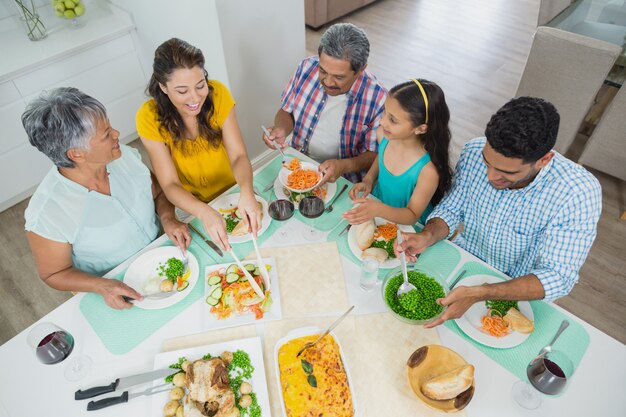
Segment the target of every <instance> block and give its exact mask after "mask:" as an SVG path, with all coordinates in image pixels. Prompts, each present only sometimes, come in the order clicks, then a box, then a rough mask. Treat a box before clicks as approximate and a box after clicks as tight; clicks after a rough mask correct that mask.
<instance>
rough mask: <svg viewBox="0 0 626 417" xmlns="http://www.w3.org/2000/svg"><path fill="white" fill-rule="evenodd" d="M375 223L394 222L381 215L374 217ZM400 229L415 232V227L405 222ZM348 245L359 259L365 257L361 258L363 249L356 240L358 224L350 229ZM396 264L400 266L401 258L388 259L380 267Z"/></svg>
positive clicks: (386, 267) (389, 266) (390, 266)
mask: <svg viewBox="0 0 626 417" xmlns="http://www.w3.org/2000/svg"><path fill="white" fill-rule="evenodd" d="M374 223H376V226H379V225H381V224H385V223H392V222H389V221H387V220H385V219H382V218H380V217H376V218H375V219H374ZM398 229H400V230H401V231H403V232H407V233H415V229H413V227H412V226H408V225H405V224H399V225H398ZM348 246H349V247H350V250H351V251H352V253H353V254H354V256H356V257H357V258H359V259H363V258H361V253H362V252H363V251H362V250H361V249H360V248H359V245H358V244H357V242H356V225H355V226H352V227H351V228H350V230H349V231H348ZM396 266H400V260H399V259H398V258H393V259H387V260H386V261H385V262H383V263H382V264H380V267H381V268H385V269H389V268H395V267H396Z"/></svg>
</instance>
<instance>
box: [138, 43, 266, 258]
mask: <svg viewBox="0 0 626 417" xmlns="http://www.w3.org/2000/svg"><path fill="white" fill-rule="evenodd" d="M152 68H153V74H152V77H151V78H150V83H149V85H148V92H149V94H150V96H151V97H152V99H150V100H148V101H147V102H145V103H144V104H143V105H142V106H141V107H140V108H139V110H138V111H137V119H136V122H137V133H138V134H139V137H140V138H141V141H142V143H143V144H144V146H145V147H146V149H147V150H148V154H149V155H150V160H151V161H152V165H153V167H154V171H155V174H156V177H157V179H158V180H159V184H160V185H161V187H162V188H163V191H164V192H165V195H166V196H167V198H168V199H169V200H170V201H171V202H172V203H173V204H175V205H176V206H177V207H179V208H181V209H183V210H185V211H187V212H189V213H191V214H192V215H194V216H196V217H198V218H199V219H200V220H201V221H202V225H203V227H204V229H205V230H206V231H207V232H208V233H209V235H210V236H211V239H213V241H215V242H216V243H217V244H218V245H220V246H221V247H222V249H226V250H229V249H230V245H229V244H228V236H227V234H226V222H225V221H224V218H223V217H222V216H221V215H220V213H218V212H217V211H216V210H214V209H212V208H211V207H210V206H208V205H207V204H206V203H208V202H209V201H211V200H212V199H213V198H214V197H215V196H217V195H219V194H221V193H222V192H223V191H225V190H226V189H228V188H229V187H231V186H232V185H233V184H234V183H235V181H236V182H237V183H238V184H239V187H240V188H241V195H240V198H239V211H240V213H241V214H242V218H243V221H244V222H245V223H246V224H247V225H248V226H249V230H251V232H252V233H254V234H255V235H256V233H257V231H258V229H259V227H260V225H261V211H260V209H259V207H258V205H257V202H256V199H255V198H254V193H253V192H252V166H251V165H250V160H249V159H248V152H247V151H246V146H245V144H244V142H243V138H242V137H241V131H240V130H239V125H238V124H237V115H236V113H235V101H234V99H233V97H232V95H231V94H230V92H229V91H228V89H227V88H226V87H225V86H224V85H223V84H222V83H220V82H218V81H215V80H208V78H207V72H206V71H205V69H204V56H203V55H202V51H200V50H199V49H198V48H196V47H194V46H192V45H190V44H188V43H187V42H185V41H182V40H180V39H176V38H172V39H170V40H168V41H166V42H164V43H163V44H161V45H160V46H159V47H158V48H157V50H156V51H155V53H154V64H153V66H152Z"/></svg>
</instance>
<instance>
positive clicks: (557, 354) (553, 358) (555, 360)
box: [513, 350, 574, 410]
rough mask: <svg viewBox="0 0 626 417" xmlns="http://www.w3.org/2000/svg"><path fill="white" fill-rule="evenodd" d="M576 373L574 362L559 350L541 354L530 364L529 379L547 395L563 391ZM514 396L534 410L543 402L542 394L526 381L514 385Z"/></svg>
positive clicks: (521, 403) (527, 370)
mask: <svg viewBox="0 0 626 417" xmlns="http://www.w3.org/2000/svg"><path fill="white" fill-rule="evenodd" d="M573 373H574V364H573V363H572V361H571V360H570V359H569V358H568V357H567V355H566V354H565V353H563V352H561V351H559V350H552V351H550V352H547V353H543V354H540V355H539V356H537V357H536V358H534V359H533V360H532V361H530V364H528V367H527V368H526V375H527V376H528V381H529V382H530V383H531V385H532V386H533V387H535V388H536V389H537V390H538V391H540V392H542V393H544V394H547V395H556V394H559V393H561V392H562V391H563V390H564V389H565V387H566V386H567V382H568V381H569V379H570V377H571V376H572V374H573ZM513 398H515V401H517V403H518V404H519V405H521V406H522V407H524V408H526V409H529V410H532V409H535V408H537V407H539V405H540V404H541V396H540V394H539V393H538V392H536V391H534V390H532V388H531V387H530V386H529V385H528V384H527V383H526V382H524V381H518V382H516V383H515V384H514V385H513Z"/></svg>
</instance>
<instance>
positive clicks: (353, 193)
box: [350, 181, 372, 200]
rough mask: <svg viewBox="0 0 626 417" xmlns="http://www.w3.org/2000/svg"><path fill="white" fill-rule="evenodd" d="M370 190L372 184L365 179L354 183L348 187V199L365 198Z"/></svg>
mask: <svg viewBox="0 0 626 417" xmlns="http://www.w3.org/2000/svg"><path fill="white" fill-rule="evenodd" d="M371 192H372V184H370V183H369V182H367V181H362V182H359V183H357V184H355V185H354V187H352V188H351V189H350V199H352V200H356V199H358V198H365V197H367V196H368V195H370V193H371ZM359 193H360V195H359Z"/></svg>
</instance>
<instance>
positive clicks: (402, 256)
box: [396, 229, 417, 298]
mask: <svg viewBox="0 0 626 417" xmlns="http://www.w3.org/2000/svg"><path fill="white" fill-rule="evenodd" d="M396 241H397V242H398V245H399V244H401V243H402V232H401V231H400V229H398V234H397V237H396ZM400 264H401V265H402V276H404V282H403V283H402V285H400V288H398V292H397V293H396V297H398V298H400V296H401V295H403V294H406V293H407V292H409V291H411V290H416V289H417V288H415V285H413V284H411V283H410V282H409V274H408V272H407V270H406V254H405V253H404V251H402V252H400Z"/></svg>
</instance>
